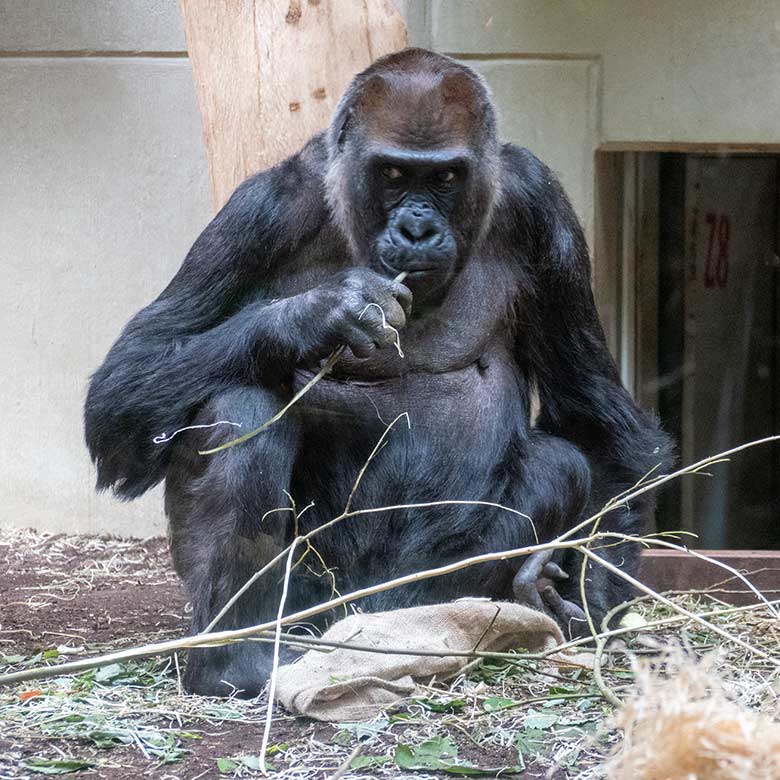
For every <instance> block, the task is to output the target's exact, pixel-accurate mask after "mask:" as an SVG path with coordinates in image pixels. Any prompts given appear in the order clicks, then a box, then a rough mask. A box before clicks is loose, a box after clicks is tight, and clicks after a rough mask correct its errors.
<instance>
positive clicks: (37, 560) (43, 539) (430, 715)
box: [0, 531, 603, 780]
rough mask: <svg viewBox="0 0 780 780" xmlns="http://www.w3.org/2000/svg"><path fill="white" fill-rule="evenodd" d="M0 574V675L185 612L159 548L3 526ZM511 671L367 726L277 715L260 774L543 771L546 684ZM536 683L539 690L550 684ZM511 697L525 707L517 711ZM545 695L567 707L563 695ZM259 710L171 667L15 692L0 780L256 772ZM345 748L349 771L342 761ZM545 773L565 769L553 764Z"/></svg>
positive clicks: (93, 650)
mask: <svg viewBox="0 0 780 780" xmlns="http://www.w3.org/2000/svg"><path fill="white" fill-rule="evenodd" d="M0 576H1V577H2V580H1V581H2V590H0V673H2V672H7V671H16V670H19V669H24V668H28V667H32V666H36V665H40V664H41V663H47V662H48V663H54V662H62V661H65V660H74V659H78V658H81V657H86V656H90V655H95V654H98V653H104V652H108V651H110V650H112V649H117V648H121V647H126V646H130V645H139V644H143V643H147V642H150V641H157V640H162V639H167V638H173V637H176V636H182V635H184V634H186V630H187V624H188V617H187V613H188V609H189V606H188V604H187V603H186V596H185V594H184V591H183V590H182V587H181V585H180V584H179V582H178V580H177V578H176V575H175V574H174V572H173V570H172V568H171V565H170V560H169V556H168V551H167V547H166V542H165V540H164V539H148V540H145V541H127V540H107V539H101V538H96V537H84V536H79V537H74V536H63V535H56V536H52V535H47V534H37V533H33V532H31V531H2V532H0ZM177 660H178V659H177ZM513 675H514V670H511V671H509V672H508V671H507V670H506V669H502V668H501V667H500V666H496V667H490V666H488V667H487V670H486V671H485V672H484V674H482V677H481V678H479V676H478V679H475V680H471V681H464V682H463V686H465V687H464V688H463V690H453V689H450V690H443V691H441V692H436V691H433V692H432V693H431V696H430V697H427V698H422V699H418V700H415V701H412V702H409V704H408V706H405V707H402V708H399V710H398V711H397V712H395V713H394V714H391V715H390V716H389V717H387V718H384V719H380V720H379V721H378V722H376V723H374V724H369V725H368V726H360V725H356V724H340V725H339V726H331V725H326V724H321V723H317V722H314V721H307V720H304V719H296V718H292V717H290V716H288V715H286V714H284V713H283V712H281V711H280V712H278V713H276V714H275V719H274V723H273V729H272V733H271V744H272V748H271V749H270V751H269V754H268V760H269V762H270V763H271V764H272V765H273V766H274V767H275V770H276V771H275V772H274V773H273V774H274V775H276V776H278V777H280V778H282V777H284V778H328V777H331V776H333V775H334V773H336V772H337V771H338V770H339V768H340V767H341V768H342V769H345V770H348V771H346V772H345V774H344V775H343V777H345V778H358V777H414V778H418V779H419V780H422V779H423V778H426V777H447V776H449V777H452V776H454V775H457V774H463V773H464V772H461V771H459V769H458V766H457V764H466V763H470V764H471V765H473V766H474V767H477V768H480V769H481V770H483V771H481V772H479V774H481V775H482V776H494V777H495V776H499V775H501V776H503V775H504V774H505V773H507V774H506V776H513V777H522V778H541V777H544V776H545V772H546V771H547V769H548V768H549V765H550V756H551V752H554V749H555V748H556V744H554V743H552V742H550V744H547V745H542V740H541V739H540V737H539V734H540V733H541V732H540V730H539V729H538V728H536V725H537V721H538V724H548V723H550V722H551V721H550V718H549V717H545V716H544V710H540V709H539V705H538V703H537V705H536V706H534V704H533V702H534V701H538V699H539V696H538V694H539V692H540V691H541V692H542V694H543V696H542V703H543V704H544V703H545V702H544V695H545V691H544V690H543V689H542V688H539V687H538V686H535V684H529V683H527V682H525V681H523V680H519V679H515V678H514V676H513ZM564 683H566V681H565V680H564ZM542 685H543V686H544V688H546V689H548V690H549V681H543V682H542ZM534 687H536V690H532V689H533V688H534ZM467 689H468V690H467ZM562 690H563V688H562ZM567 690H568V689H567ZM469 692H471V693H470V694H469ZM470 696H471V699H470V698H469V697H470ZM496 697H499V698H498V699H496ZM515 698H517V701H516V702H515ZM524 698H526V699H528V700H529V701H530V702H531V703H529V704H528V705H527V706H516V705H517V704H520V705H522V702H523V699H524ZM573 698H574V699H575V703H577V704H579V705H582V706H583V707H591V709H582V707H581V714H580V715H576V713H577V712H578V711H577V710H574V712H575V717H574V718H573V719H572V718H571V717H569V714H567V713H564V712H563V710H562V709H560V710H558V709H556V710H555V711H554V712H555V713H556V716H555V717H553V718H552V722H555V721H556V720H557V721H559V722H560V724H561V725H562V726H565V728H566V729H567V730H568V731H569V732H571V731H572V729H575V730H578V729H579V730H580V731H579V732H578V737H580V738H581V739H580V742H582V745H578V747H577V751H576V752H577V755H578V757H579V759H578V760H579V769H580V770H581V769H582V767H583V766H586V765H587V764H588V763H589V761H590V759H589V758H588V756H589V749H588V748H587V746H585V741H586V739H587V738H588V734H589V733H591V732H592V731H593V730H594V729H595V725H596V724H597V722H598V720H599V719H600V718H601V717H602V716H603V711H602V709H601V707H600V706H596V705H595V699H594V697H593V694H592V693H588V692H587V691H586V692H584V694H583V695H582V696H581V697H579V696H574V697H573ZM493 699H495V700H496V701H499V702H500V706H499V707H498V709H499V710H502V711H499V712H496V713H492V714H491V712H490V711H489V710H490V708H489V707H487V705H485V702H488V703H490V701H492V700H493ZM550 701H553V703H555V701H556V700H555V699H554V698H553V699H550ZM558 701H559V703H560V702H564V703H566V704H568V701H567V696H564V697H563V698H562V699H560V700H558ZM474 705H476V707H477V709H478V712H473V711H472V710H473V708H474ZM509 705H512V707H515V706H516V708H515V709H511V708H510V706H509ZM504 707H506V708H507V709H506V711H503V708H504ZM265 713H266V702H265V700H264V699H263V697H260V699H258V700H255V701H250V702H245V701H239V700H228V701H225V700H210V699H204V698H200V697H195V696H187V695H182V694H181V692H180V688H179V684H178V677H177V673H176V664H175V663H173V662H172V661H171V660H170V659H161V660H152V661H144V662H140V663H137V664H129V665H126V666H124V667H117V668H113V667H109V668H108V669H107V670H97V671H96V670H92V671H89V672H87V673H84V674H82V675H77V676H72V677H67V678H55V679H52V680H41V681H36V682H30V683H23V684H21V685H17V686H16V687H14V688H4V689H0V780H2V779H4V778H26V777H37V776H38V775H39V774H70V775H71V776H75V774H78V775H79V776H84V777H95V778H106V780H114V779H115V778H122V780H127V778H136V777H152V778H158V779H159V780H174V779H180V780H197V779H198V778H219V777H248V776H259V773H258V772H257V752H258V750H259V746H260V739H261V735H262V728H263V719H264V717H265ZM558 713H560V715H558ZM540 714H541V717H538V716H539V715H540ZM534 717H536V721H535V720H534ZM469 721H471V722H469ZM524 724H525V725H524ZM582 727H584V728H582ZM526 738H528V740H530V741H524V740H526ZM534 739H536V740H537V741H536V742H534ZM442 740H444V741H442ZM548 742H549V740H548ZM398 745H410V746H412V747H413V748H414V746H417V747H419V746H420V745H423V747H425V746H426V745H427V746H428V747H430V746H431V745H433V746H434V748H435V750H434V752H437V751H438V754H440V755H442V756H444V757H445V761H444V763H445V764H446V763H449V759H447V758H446V757H447V756H448V755H451V754H452V752H453V750H455V751H457V759H456V760H455V759H453V761H452V762H451V763H452V766H451V767H450V769H449V771H447V772H440V771H433V770H431V771H425V770H415V771H411V772H406V771H404V770H402V769H401V768H400V767H399V766H398V765H397V764H395V763H394V762H393V755H394V753H393V751H394V750H396V749H397V747H398ZM590 752H593V751H590ZM353 753H354V754H355V756H356V757H353V762H352V767H354V769H353V768H350V764H349V760H348V759H349V756H350V755H352V754H353ZM542 753H544V754H545V756H546V758H544V759H542V758H541V757H540V756H541V754H542ZM594 755H595V753H594ZM537 759H538V760H537ZM68 762H75V763H68ZM345 762H346V763H345ZM520 767H523V768H522V770H521V771H518V769H519V768H520ZM510 769H514V770H515V771H514V773H512V774H509V770H510ZM470 774H472V773H470ZM552 776H553V777H559V778H564V777H567V776H569V775H567V774H566V772H565V771H563V770H560V771H555V772H554V773H553V775H552Z"/></svg>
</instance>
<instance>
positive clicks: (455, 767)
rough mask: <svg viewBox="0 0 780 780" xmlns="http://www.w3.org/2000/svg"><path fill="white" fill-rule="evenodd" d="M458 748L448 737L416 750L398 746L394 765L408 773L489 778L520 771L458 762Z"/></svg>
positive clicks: (423, 745)
mask: <svg viewBox="0 0 780 780" xmlns="http://www.w3.org/2000/svg"><path fill="white" fill-rule="evenodd" d="M457 753H458V748H457V746H456V745H455V743H454V742H453V741H452V740H451V739H450V738H449V737H434V738H433V739H429V740H427V741H425V742H423V743H421V744H420V745H418V746H417V747H416V748H412V747H409V746H408V745H403V744H401V745H398V747H397V748H396V750H395V763H396V764H397V765H398V766H399V767H400V768H401V769H406V770H410V771H418V770H422V771H425V770H428V769H433V770H438V771H439V772H446V773H447V774H450V775H467V776H478V775H482V776H486V777H487V776H489V777H496V776H498V775H499V774H516V773H517V772H520V771H522V769H521V767H519V766H511V767H509V766H507V767H484V768H483V767H478V766H474V764H471V763H469V762H467V761H458V758H457Z"/></svg>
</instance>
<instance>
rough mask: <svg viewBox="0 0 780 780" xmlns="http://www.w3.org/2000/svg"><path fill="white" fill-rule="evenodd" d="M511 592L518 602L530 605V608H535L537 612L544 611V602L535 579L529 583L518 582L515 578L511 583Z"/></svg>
mask: <svg viewBox="0 0 780 780" xmlns="http://www.w3.org/2000/svg"><path fill="white" fill-rule="evenodd" d="M512 592H513V594H514V597H515V601H516V602H517V603H518V604H523V605H525V606H526V607H531V609H535V610H537V611H538V612H546V610H545V608H544V602H543V601H542V598H541V596H540V595H539V591H538V590H537V589H536V582H535V581H534V582H530V583H529V582H518V580H517V578H515V581H514V582H513V583H512Z"/></svg>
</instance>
